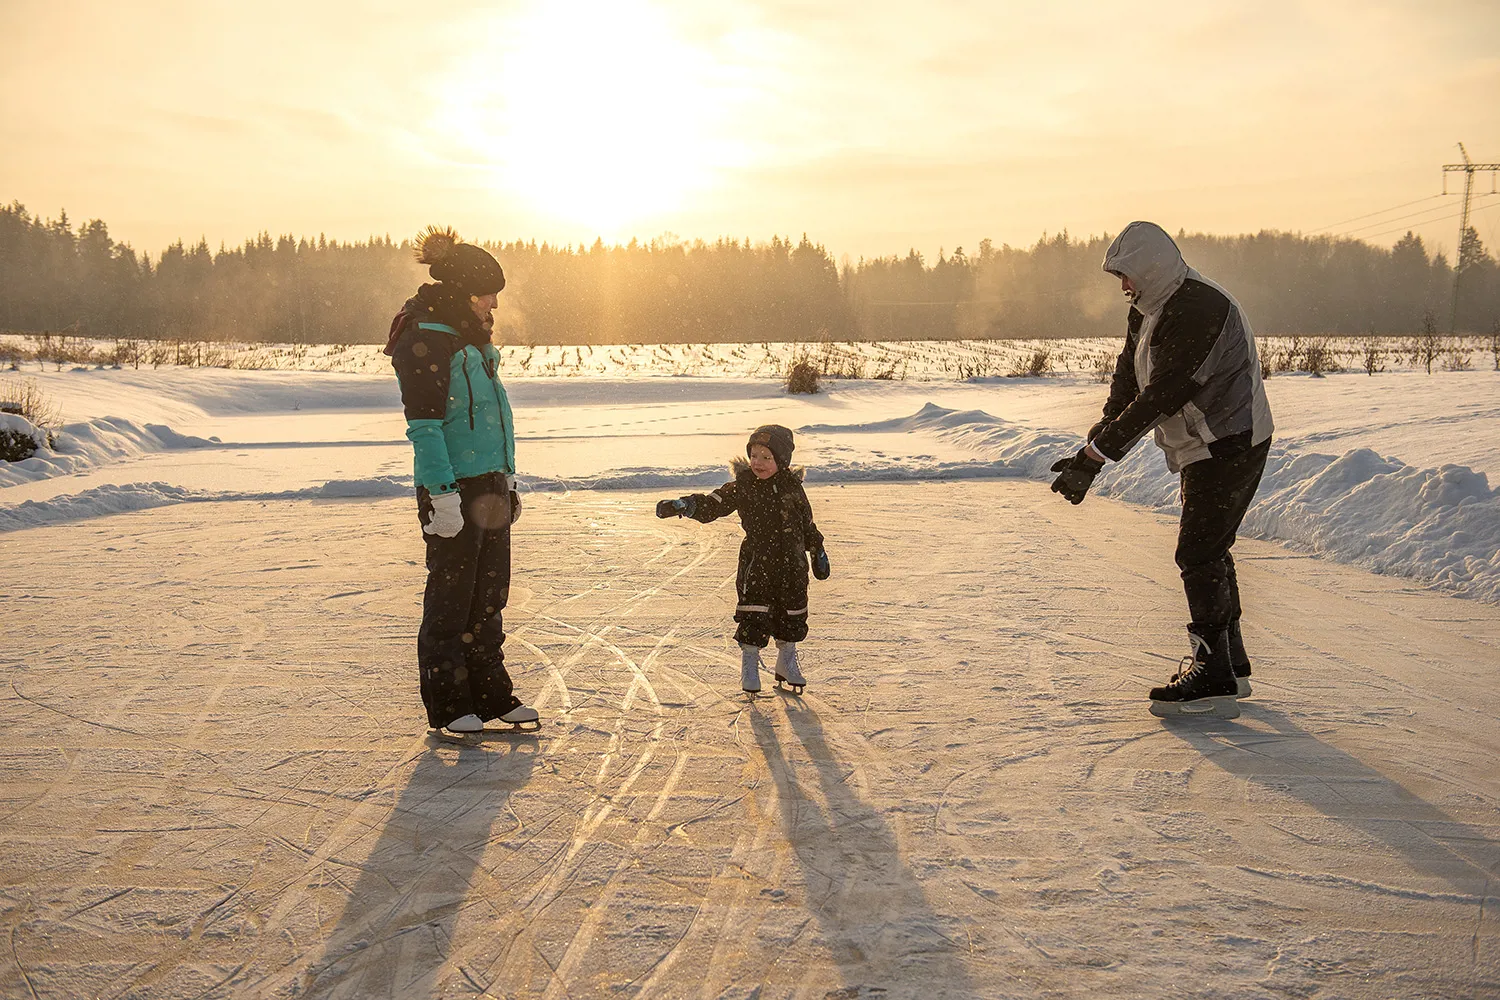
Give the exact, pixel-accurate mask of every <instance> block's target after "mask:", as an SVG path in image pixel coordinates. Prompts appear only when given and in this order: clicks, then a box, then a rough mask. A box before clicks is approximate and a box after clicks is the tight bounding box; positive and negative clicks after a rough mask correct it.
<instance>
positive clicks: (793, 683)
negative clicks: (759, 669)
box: [776, 639, 807, 694]
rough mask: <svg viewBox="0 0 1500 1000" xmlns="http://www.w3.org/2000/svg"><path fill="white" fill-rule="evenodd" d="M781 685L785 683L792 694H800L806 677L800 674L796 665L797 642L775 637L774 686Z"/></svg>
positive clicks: (799, 669)
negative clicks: (784, 640)
mask: <svg viewBox="0 0 1500 1000" xmlns="http://www.w3.org/2000/svg"><path fill="white" fill-rule="evenodd" d="M782 685H786V687H787V688H788V689H789V690H790V691H791V692H792V694H801V693H802V689H803V688H805V687H806V686H807V679H806V678H805V677H803V676H802V668H801V667H799V666H798V665H797V644H796V643H795V642H782V641H781V640H780V639H777V640H776V686H777V687H781V686H782Z"/></svg>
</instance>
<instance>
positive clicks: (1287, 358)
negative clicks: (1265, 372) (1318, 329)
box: [1271, 337, 1302, 374]
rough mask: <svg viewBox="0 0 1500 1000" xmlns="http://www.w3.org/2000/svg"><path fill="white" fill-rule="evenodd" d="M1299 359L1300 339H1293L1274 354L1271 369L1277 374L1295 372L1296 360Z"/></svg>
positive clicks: (1300, 350)
mask: <svg viewBox="0 0 1500 1000" xmlns="http://www.w3.org/2000/svg"><path fill="white" fill-rule="evenodd" d="M1301 357H1302V338H1301V337H1293V338H1292V342H1291V343H1290V344H1288V345H1287V346H1286V347H1283V348H1282V349H1281V350H1279V351H1277V352H1276V353H1275V356H1274V357H1273V358H1272V365H1271V367H1272V369H1273V370H1274V371H1275V372H1276V373H1277V374H1281V373H1283V372H1291V371H1296V370H1297V365H1298V359H1299V358H1301Z"/></svg>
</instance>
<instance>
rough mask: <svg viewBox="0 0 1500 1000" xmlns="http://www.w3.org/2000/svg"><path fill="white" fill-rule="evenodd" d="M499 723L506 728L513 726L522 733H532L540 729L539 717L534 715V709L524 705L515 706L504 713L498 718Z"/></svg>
mask: <svg viewBox="0 0 1500 1000" xmlns="http://www.w3.org/2000/svg"><path fill="white" fill-rule="evenodd" d="M500 721H501V722H503V723H505V724H506V725H508V726H514V727H515V728H516V729H518V730H520V731H521V732H523V733H534V732H536V731H537V730H538V729H541V728H542V723H541V717H540V716H539V715H537V714H536V709H534V708H528V707H527V706H525V705H517V706H516V707H515V708H513V709H511V710H510V711H509V712H506V713H505V714H504V715H502V716H500Z"/></svg>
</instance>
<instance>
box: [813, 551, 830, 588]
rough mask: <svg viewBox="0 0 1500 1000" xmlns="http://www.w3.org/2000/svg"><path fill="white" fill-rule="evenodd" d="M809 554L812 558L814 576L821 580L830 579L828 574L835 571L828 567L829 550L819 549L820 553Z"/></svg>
mask: <svg viewBox="0 0 1500 1000" xmlns="http://www.w3.org/2000/svg"><path fill="white" fill-rule="evenodd" d="M809 554H810V555H811V556H812V571H813V576H815V577H817V578H818V579H819V580H826V579H828V574H830V573H832V572H833V570H832V569H831V568H830V567H829V565H828V552H827V550H825V549H819V550H818V551H816V552H812V553H809Z"/></svg>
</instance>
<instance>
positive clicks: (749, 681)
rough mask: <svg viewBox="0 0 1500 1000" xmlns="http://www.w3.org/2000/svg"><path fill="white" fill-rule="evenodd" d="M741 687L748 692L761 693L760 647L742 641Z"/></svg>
mask: <svg viewBox="0 0 1500 1000" xmlns="http://www.w3.org/2000/svg"><path fill="white" fill-rule="evenodd" d="M740 688H741V689H743V690H744V692H745V693H746V694H760V649H759V648H758V647H756V646H750V645H747V644H746V643H743V642H742V643H740Z"/></svg>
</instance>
